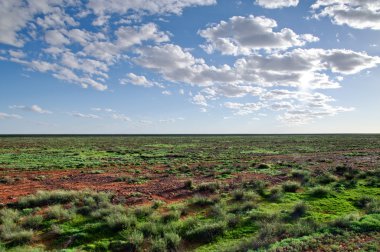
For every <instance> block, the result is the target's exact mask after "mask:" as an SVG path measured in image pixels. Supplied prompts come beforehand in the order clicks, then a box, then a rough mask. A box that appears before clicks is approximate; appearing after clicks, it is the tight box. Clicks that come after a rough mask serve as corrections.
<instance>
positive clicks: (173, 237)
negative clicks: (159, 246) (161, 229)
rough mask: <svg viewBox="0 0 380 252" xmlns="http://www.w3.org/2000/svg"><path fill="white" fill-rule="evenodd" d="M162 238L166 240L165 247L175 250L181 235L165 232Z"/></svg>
mask: <svg viewBox="0 0 380 252" xmlns="http://www.w3.org/2000/svg"><path fill="white" fill-rule="evenodd" d="M164 239H165V240H166V244H167V247H168V248H169V249H173V250H176V249H177V248H178V246H179V243H180V242H181V237H180V236H179V235H178V234H176V233H173V232H168V233H165V235H164Z"/></svg>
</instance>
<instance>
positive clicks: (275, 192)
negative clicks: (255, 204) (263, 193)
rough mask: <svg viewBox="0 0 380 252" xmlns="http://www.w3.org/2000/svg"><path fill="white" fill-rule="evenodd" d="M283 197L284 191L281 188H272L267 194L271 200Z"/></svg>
mask: <svg viewBox="0 0 380 252" xmlns="http://www.w3.org/2000/svg"><path fill="white" fill-rule="evenodd" d="M281 197H282V192H281V190H280V189H279V188H272V189H271V190H270V191H269V195H267V199H268V200H269V201H272V202H273V201H278V200H280V198H281Z"/></svg>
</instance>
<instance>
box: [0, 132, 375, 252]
mask: <svg viewBox="0 0 380 252" xmlns="http://www.w3.org/2000/svg"><path fill="white" fill-rule="evenodd" d="M0 139H1V141H0V168H1V170H0V172H1V174H0V189H3V188H4V192H5V193H6V192H8V193H9V195H12V190H22V189H20V188H18V184H19V183H29V184H27V185H30V186H34V185H37V186H42V185H48V186H49V188H61V190H45V191H33V193H31V194H29V195H27V196H16V197H6V196H1V195H0V196H1V197H3V198H2V199H3V200H4V203H3V202H0V203H2V204H1V208H0V251H157V252H161V251H207V252H211V251H228V252H230V251H317V250H320V251H379V250H380V245H379V244H380V187H379V185H380V179H379V178H380V176H379V175H380V171H379V169H380V161H379V159H378V156H379V152H378V150H379V149H380V136H377V135H374V136H370V135H365V136H360V135H347V136H339V135H336V136H335V135H331V136H312V135H310V136H307V135H304V136H302V135H300V136H269V135H268V136H170V137H169V136H133V137H132V136H131V137H123V136H108V137H106V136H104V137H101V136H99V137H92V136H91V137H90V136H89V137H73V136H67V137H2V138H0ZM318 153H320V154H318ZM367 161H368V162H367ZM30 170H33V172H31V171H30ZM62 171H69V172H68V173H65V176H61V175H55V172H62ZM45 172H46V173H45ZM74 172H76V173H75V174H76V175H75V176H74V175H72V174H71V173H73V174H74ZM54 176H60V177H59V178H58V179H57V178H55V177H54ZM57 181H59V183H57V185H56V182H57ZM83 181H84V182H86V183H87V182H88V181H90V182H88V183H87V185H91V186H92V187H91V188H92V189H91V190H90V189H83V188H84V186H82V184H81V183H82V182H83ZM91 183H93V184H91ZM70 186H72V189H68V188H71V187H70ZM97 186H99V187H97ZM10 188H11V189H10ZM22 188H23V189H25V187H22ZM36 188H38V187H36ZM125 188H127V189H128V191H121V190H123V189H125ZM5 189H6V190H5ZM63 189H66V190H63ZM125 192H128V194H127V193H125ZM6 195H8V194H6Z"/></svg>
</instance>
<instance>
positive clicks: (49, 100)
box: [0, 0, 380, 134]
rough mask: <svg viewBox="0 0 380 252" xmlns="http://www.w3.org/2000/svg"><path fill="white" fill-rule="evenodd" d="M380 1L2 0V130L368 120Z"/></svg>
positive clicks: (245, 128)
mask: <svg viewBox="0 0 380 252" xmlns="http://www.w3.org/2000/svg"><path fill="white" fill-rule="evenodd" d="M379 41H380V2H379V1H373V0H307V1H298V0H279V1H270V0H256V1H254V0H250V1H227V0H156V1H148V0H141V1H132V0H131V1H126V0H88V1H78V0H5V1H1V2H0V73H1V81H0V133H2V134H12V133H53V134H54V133H69V134H70V133H126V134H128V133H335V132H336V133H339V132H345V133H348V132H352V133H360V132H363V133H370V132H379V129H380V114H379V113H378V111H379V109H380V100H379V99H378V96H379V94H380V85H379V83H378V80H379V79H380V68H379V65H380V42H379Z"/></svg>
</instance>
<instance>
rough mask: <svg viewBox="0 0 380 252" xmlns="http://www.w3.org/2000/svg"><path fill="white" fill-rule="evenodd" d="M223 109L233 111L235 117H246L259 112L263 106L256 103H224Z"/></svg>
mask: <svg viewBox="0 0 380 252" xmlns="http://www.w3.org/2000/svg"><path fill="white" fill-rule="evenodd" d="M224 107H226V108H229V109H232V110H234V111H235V113H234V114H236V115H248V114H252V113H254V112H256V111H259V110H260V109H261V108H262V107H263V104H262V103H261V102H258V103H238V102H226V103H224Z"/></svg>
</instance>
